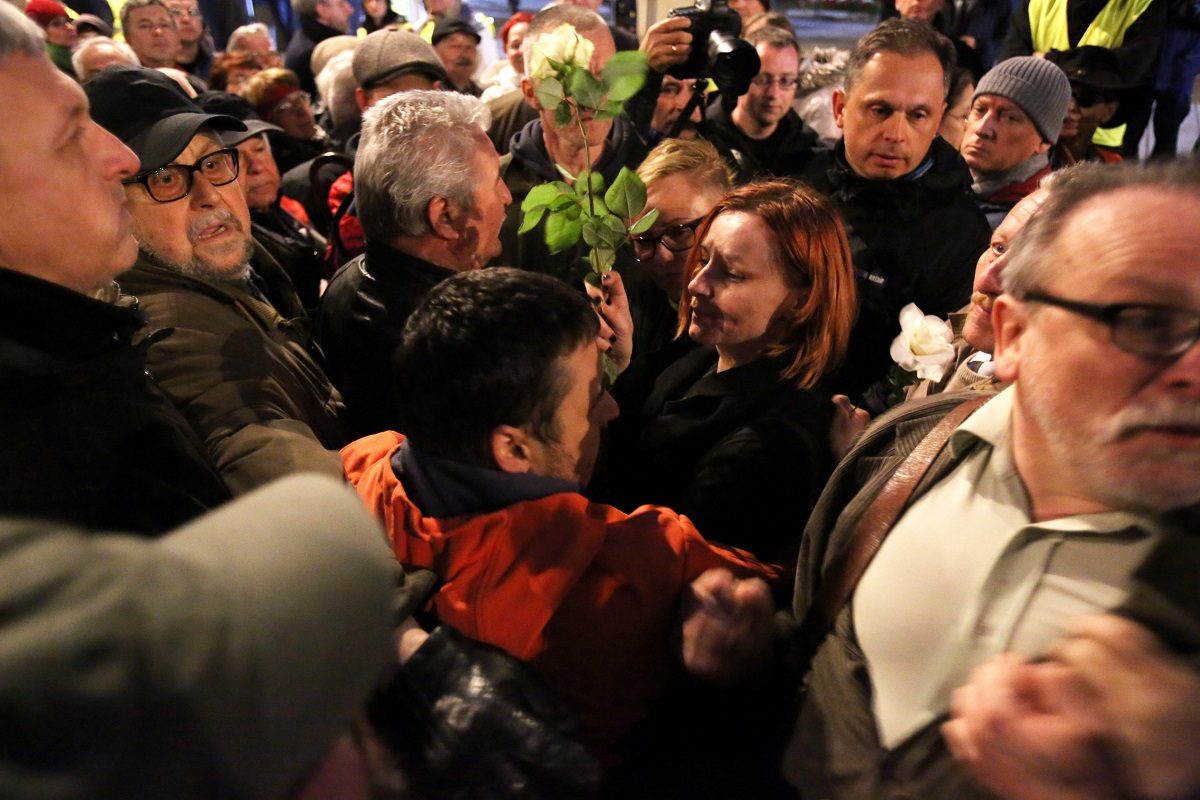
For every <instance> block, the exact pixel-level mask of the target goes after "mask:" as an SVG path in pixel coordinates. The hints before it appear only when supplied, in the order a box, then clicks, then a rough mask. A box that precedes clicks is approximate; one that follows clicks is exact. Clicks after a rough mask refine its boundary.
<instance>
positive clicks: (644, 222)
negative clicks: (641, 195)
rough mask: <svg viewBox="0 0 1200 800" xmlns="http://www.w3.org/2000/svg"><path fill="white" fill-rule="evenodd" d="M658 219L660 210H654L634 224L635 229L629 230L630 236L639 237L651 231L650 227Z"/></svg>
mask: <svg viewBox="0 0 1200 800" xmlns="http://www.w3.org/2000/svg"><path fill="white" fill-rule="evenodd" d="M657 219H658V209H657V208H652V209H650V210H649V211H647V212H646V213H645V215H643V216H642V218H641V219H639V220H638V221H637V222H635V223H633V227H631V228H630V229H629V235H630V236H637V235H638V234H640V233H645V232H646V231H648V230H650V226H651V225H653V224H654V222H655V221H656V220H657Z"/></svg>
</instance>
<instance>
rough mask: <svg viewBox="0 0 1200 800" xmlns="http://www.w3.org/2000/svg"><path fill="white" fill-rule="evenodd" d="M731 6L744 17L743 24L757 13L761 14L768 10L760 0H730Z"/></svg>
mask: <svg viewBox="0 0 1200 800" xmlns="http://www.w3.org/2000/svg"><path fill="white" fill-rule="evenodd" d="M729 7H730V8H732V9H733V10H734V11H736V12H737V13H738V16H739V17H741V18H742V24H743V25H745V24H746V20H748V19H750V18H751V17H753V16H754V15H755V14H761V13H763V12H764V11H766V10H767V8H766V6H764V5H763V4H762V3H761V2H760V0H730V2H729Z"/></svg>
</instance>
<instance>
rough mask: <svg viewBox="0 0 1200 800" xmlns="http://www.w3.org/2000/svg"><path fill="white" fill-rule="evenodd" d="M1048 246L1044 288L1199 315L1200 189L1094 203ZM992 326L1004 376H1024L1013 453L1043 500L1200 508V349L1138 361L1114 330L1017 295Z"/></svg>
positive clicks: (1131, 192)
mask: <svg viewBox="0 0 1200 800" xmlns="http://www.w3.org/2000/svg"><path fill="white" fill-rule="evenodd" d="M1129 209H1137V214H1136V215H1135V214H1130V213H1129ZM1047 250H1048V252H1046V253H1045V255H1044V258H1046V259H1048V261H1047V262H1046V263H1047V264H1048V265H1050V269H1049V271H1048V273H1047V274H1046V275H1045V276H1044V277H1043V279H1042V283H1041V285H1039V286H1037V287H1036V288H1037V289H1039V290H1040V291H1042V292H1044V293H1047V294H1050V295H1056V296H1058V297H1063V298H1067V299H1070V300H1076V301H1082V302H1087V303H1097V304H1109V303H1146V304H1159V305H1168V306H1174V307H1176V308H1183V309H1190V310H1192V311H1196V310H1197V309H1200V271H1197V270H1196V269H1194V268H1193V265H1194V264H1195V263H1196V260H1197V258H1198V257H1200V197H1197V196H1196V194H1195V193H1193V192H1187V191H1172V190H1169V189H1165V188H1164V189H1153V188H1146V187H1140V188H1129V189H1122V190H1117V191H1113V192H1108V193H1106V194H1104V195H1101V196H1099V197H1095V198H1092V199H1091V200H1090V201H1087V202H1085V203H1084V204H1082V205H1081V206H1080V207H1079V208H1078V209H1077V210H1076V211H1075V212H1074V213H1073V214H1071V216H1069V217H1068V218H1067V219H1066V221H1065V222H1064V224H1063V225H1062V227H1061V229H1060V231H1059V233H1058V234H1057V236H1056V237H1055V239H1054V241H1053V242H1052V243H1051V246H1050V247H1048V248H1047ZM993 322H994V325H995V328H996V337H997V351H996V374H997V376H999V377H1000V378H1001V379H1002V380H1009V381H1012V380H1015V381H1016V393H1017V394H1016V401H1017V402H1016V407H1015V409H1014V416H1013V446H1014V451H1013V456H1014V460H1015V462H1016V464H1017V467H1018V469H1019V470H1020V472H1021V477H1022V479H1023V480H1024V482H1025V483H1026V485H1027V486H1028V487H1029V489H1030V495H1031V497H1034V498H1035V501H1036V498H1037V497H1039V496H1042V497H1051V498H1054V499H1055V501H1056V502H1058V503H1059V504H1061V505H1065V504H1066V501H1067V500H1070V501H1072V503H1073V504H1074V505H1075V506H1076V507H1078V506H1083V508H1084V509H1086V510H1106V509H1113V508H1122V509H1148V510H1159V511H1161V510H1167V509H1171V508H1178V507H1181V506H1185V505H1191V504H1194V503H1196V502H1200V347H1197V346H1196V345H1195V344H1193V345H1192V347H1191V348H1190V349H1188V350H1186V351H1184V352H1183V353H1181V354H1180V355H1178V356H1175V357H1170V358H1152V357H1147V356H1139V355H1133V354H1131V353H1127V352H1125V351H1124V350H1121V349H1120V348H1118V347H1117V346H1116V345H1114V344H1113V342H1112V338H1111V335H1110V331H1109V328H1108V326H1107V325H1105V324H1104V323H1102V322H1099V321H1097V320H1093V319H1089V318H1087V317H1083V316H1081V315H1079V314H1076V313H1073V312H1070V311H1067V310H1065V309H1062V308H1057V307H1054V306H1050V305H1046V304H1038V303H1033V302H1018V301H1015V300H1013V299H1012V298H1010V297H1008V296H1007V295H1004V296H1001V297H1000V299H998V300H997V301H996V306H995V308H994V309H993ZM1072 513H1080V512H1079V511H1074V512H1072Z"/></svg>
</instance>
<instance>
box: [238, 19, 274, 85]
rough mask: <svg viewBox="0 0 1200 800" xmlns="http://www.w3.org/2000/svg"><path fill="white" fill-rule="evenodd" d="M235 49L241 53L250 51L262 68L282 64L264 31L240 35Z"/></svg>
mask: <svg viewBox="0 0 1200 800" xmlns="http://www.w3.org/2000/svg"><path fill="white" fill-rule="evenodd" d="M237 49H238V50H239V51H240V52H243V53H252V54H253V55H254V57H255V58H257V59H258V63H259V64H261V65H262V68H263V69H270V68H272V67H282V66H283V59H281V58H280V57H279V51H278V50H276V49H275V45H273V44H271V37H270V36H267V35H266V34H265V33H253V34H250V35H249V36H243V37H241V38H240V39H239V40H238V46H237ZM230 91H233V90H232V89H231V90H230Z"/></svg>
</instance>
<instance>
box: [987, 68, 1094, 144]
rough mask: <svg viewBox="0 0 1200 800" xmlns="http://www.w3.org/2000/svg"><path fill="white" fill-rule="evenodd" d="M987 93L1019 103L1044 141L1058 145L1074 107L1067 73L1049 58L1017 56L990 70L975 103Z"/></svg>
mask: <svg viewBox="0 0 1200 800" xmlns="http://www.w3.org/2000/svg"><path fill="white" fill-rule="evenodd" d="M984 94H994V95H996V96H997V97H1003V98H1005V99H1006V100H1011V101H1012V102H1014V103H1016V104H1017V105H1018V106H1020V107H1021V110H1022V111H1024V112H1025V113H1026V114H1028V115H1029V118H1030V120H1032V121H1033V125H1034V127H1036V128H1037V129H1038V133H1040V134H1041V135H1042V138H1043V139H1045V140H1046V141H1047V142H1050V143H1054V142H1056V141H1058V135H1059V134H1060V133H1061V132H1062V124H1063V118H1064V117H1066V116H1067V107H1068V106H1069V105H1070V104H1071V83H1070V82H1069V81H1068V80H1067V75H1066V73H1064V72H1063V71H1062V70H1061V69H1060V68H1058V67H1056V66H1055V65H1054V64H1051V63H1050V62H1049V61H1047V60H1046V59H1044V58H1034V57H1032V56H1017V57H1016V58H1010V59H1008V60H1007V61H1001V62H1000V63H999V64H997V65H996V66H994V67H992V68H991V69H990V70H988V71H987V73H986V74H985V75H984V76H983V78H981V79H980V81H979V85H978V86H976V87H975V95H974V97H972V98H971V100H972V102H974V100H975V98H976V97H979V96H980V95H984Z"/></svg>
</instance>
